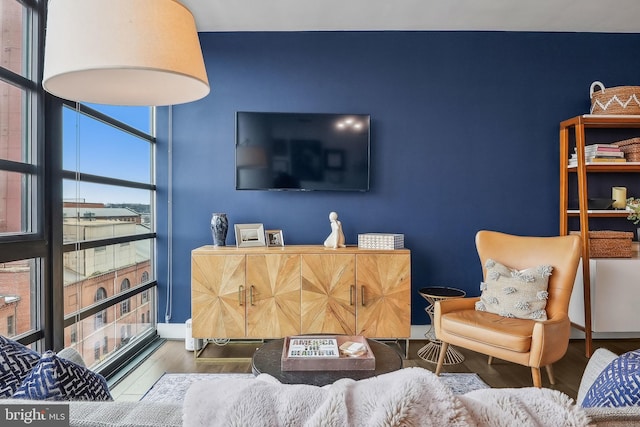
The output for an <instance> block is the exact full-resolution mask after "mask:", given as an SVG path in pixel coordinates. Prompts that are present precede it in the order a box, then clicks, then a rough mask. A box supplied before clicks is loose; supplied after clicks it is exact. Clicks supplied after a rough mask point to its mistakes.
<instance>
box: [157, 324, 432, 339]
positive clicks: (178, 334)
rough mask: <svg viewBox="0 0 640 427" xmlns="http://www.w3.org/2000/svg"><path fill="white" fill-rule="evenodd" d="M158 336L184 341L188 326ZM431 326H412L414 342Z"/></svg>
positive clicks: (162, 329)
mask: <svg viewBox="0 0 640 427" xmlns="http://www.w3.org/2000/svg"><path fill="white" fill-rule="evenodd" d="M157 326H158V335H160V337H161V338H165V339H168V340H184V339H185V337H186V335H185V334H186V325H185V324H184V323H158V325H157ZM428 328H429V325H411V337H410V338H409V339H412V340H423V339H425V338H424V333H425V332H426V331H427V329H428Z"/></svg>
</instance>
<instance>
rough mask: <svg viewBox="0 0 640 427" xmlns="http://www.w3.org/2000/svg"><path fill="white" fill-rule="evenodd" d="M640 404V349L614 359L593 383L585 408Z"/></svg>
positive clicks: (585, 399)
mask: <svg viewBox="0 0 640 427" xmlns="http://www.w3.org/2000/svg"><path fill="white" fill-rule="evenodd" d="M638 405H640V350H634V351H630V352H628V353H625V354H623V355H621V356H618V357H617V358H615V359H613V360H612V361H611V363H609V365H607V367H606V368H604V369H603V370H602V372H600V375H598V377H597V378H596V380H595V381H594V382H593V384H592V385H591V388H589V390H588V391H587V393H586V394H585V396H584V400H583V401H582V406H583V407H584V408H592V407H596V406H609V407H619V406H638Z"/></svg>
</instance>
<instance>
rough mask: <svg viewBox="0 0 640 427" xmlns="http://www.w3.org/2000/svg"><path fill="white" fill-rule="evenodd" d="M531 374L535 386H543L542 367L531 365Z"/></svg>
mask: <svg viewBox="0 0 640 427" xmlns="http://www.w3.org/2000/svg"><path fill="white" fill-rule="evenodd" d="M531 376H532V377H533V386H534V387H538V388H541V387H542V378H541V377H540V368H534V367H533V366H532V367H531Z"/></svg>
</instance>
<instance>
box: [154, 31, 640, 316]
mask: <svg viewBox="0 0 640 427" xmlns="http://www.w3.org/2000/svg"><path fill="white" fill-rule="evenodd" d="M201 43H202V48H203V52H204V56H205V62H206V66H207V71H208V75H209V79H210V83H211V86H212V90H211V93H210V94H209V96H207V97H206V98H205V99H203V100H201V101H198V102H194V103H190V104H185V105H179V106H175V107H173V110H172V120H171V123H172V129H173V131H172V132H173V133H172V135H173V150H172V152H171V153H170V154H171V156H172V170H173V180H172V183H173V201H172V204H171V208H172V211H171V212H172V217H173V253H172V257H171V259H170V260H169V261H170V262H171V263H172V266H173V272H172V280H173V297H172V313H171V316H170V319H168V320H169V321H170V322H174V323H179V322H184V321H185V320H186V319H187V318H189V317H190V315H191V314H190V313H191V304H190V252H191V250H192V249H194V248H197V247H199V246H201V245H205V244H211V243H212V238H211V233H210V229H209V221H210V217H211V213H212V212H226V213H227V214H228V217H229V221H230V223H231V224H233V223H253V222H259V223H263V224H264V226H265V228H268V229H272V228H273V229H282V230H283V232H284V239H285V243H286V244H322V242H323V241H324V239H325V238H326V236H327V235H328V234H329V232H330V227H329V219H328V215H329V212H330V211H336V212H338V214H339V216H340V219H341V220H342V223H343V227H344V232H345V235H346V239H347V243H348V244H356V243H357V235H358V233H365V232H392V233H404V235H405V245H406V247H407V248H410V249H411V250H412V282H413V284H412V287H413V290H412V316H411V317H412V323H413V324H425V323H428V317H427V315H426V314H425V312H424V306H425V301H424V300H423V299H422V298H421V297H420V296H419V294H418V289H420V288H421V287H424V286H428V285H447V286H455V287H459V288H461V289H463V290H465V291H466V292H467V294H468V295H477V294H478V293H479V290H478V286H479V282H480V280H481V267H480V265H479V261H478V258H477V255H476V251H475V246H474V235H475V233H476V232H477V231H478V230H480V229H492V230H499V231H504V232H508V233H515V234H522V235H557V233H558V227H559V225H558V224H559V221H558V211H559V203H558V171H559V156H558V129H559V126H558V125H559V122H560V121H561V120H564V119H567V118H570V117H572V116H575V115H579V114H584V113H588V110H589V93H588V91H589V85H590V84H591V82H592V81H594V80H601V81H602V82H603V83H604V84H605V85H607V86H617V85H629V84H631V85H633V84H638V81H639V80H640V75H639V72H638V70H639V69H640V55H637V54H635V53H637V52H640V35H638V34H591V33H589V34H584V33H509V32H337V33H295V32H294V33H205V34H201ZM238 110H244V111H284V112H339V113H366V114H371V119H372V141H371V150H372V166H371V191H369V192H367V193H321V192H317V193H295V192H259V191H236V190H235V189H234V188H235V186H234V174H235V173H234V116H235V112H236V111H238ZM168 117H169V109H168V108H161V109H159V112H158V154H157V165H158V171H157V176H158V181H157V184H158V234H159V238H158V251H159V253H158V260H159V261H158V278H159V284H160V285H159V289H160V298H159V316H158V319H159V321H160V322H164V321H166V320H167V319H165V317H164V312H165V304H166V295H167V291H166V289H167V281H168V274H167V262H168V259H167V229H168V227H167V224H168V223H167V218H168V213H169V211H168V209H169V204H168V200H167V192H168V166H169V163H168V155H169V153H168V129H169V122H168ZM227 244H228V245H234V244H235V239H234V235H233V231H232V230H231V231H230V233H229V236H228V238H227Z"/></svg>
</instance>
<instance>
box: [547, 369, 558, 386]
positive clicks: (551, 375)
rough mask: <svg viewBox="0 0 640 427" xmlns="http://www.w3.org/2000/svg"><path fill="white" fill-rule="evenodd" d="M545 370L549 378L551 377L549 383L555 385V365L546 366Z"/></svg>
mask: <svg viewBox="0 0 640 427" xmlns="http://www.w3.org/2000/svg"><path fill="white" fill-rule="evenodd" d="M545 369H546V370H547V376H548V377H549V382H550V383H551V384H552V385H554V384H555V383H556V379H555V378H553V365H547V366H545Z"/></svg>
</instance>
